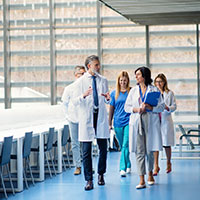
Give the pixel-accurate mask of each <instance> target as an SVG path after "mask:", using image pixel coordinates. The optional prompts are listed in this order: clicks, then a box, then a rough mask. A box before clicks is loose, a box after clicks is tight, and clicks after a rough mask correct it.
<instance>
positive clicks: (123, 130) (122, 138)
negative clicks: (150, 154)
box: [114, 125, 131, 171]
mask: <svg viewBox="0 0 200 200" xmlns="http://www.w3.org/2000/svg"><path fill="white" fill-rule="evenodd" d="M114 130H115V133H116V136H117V139H118V142H119V145H120V149H121V158H120V171H121V170H124V171H126V169H127V168H131V162H130V159H129V125H127V126H124V127H117V128H116V127H115V128H114Z"/></svg>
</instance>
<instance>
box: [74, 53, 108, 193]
mask: <svg viewBox="0 0 200 200" xmlns="http://www.w3.org/2000/svg"><path fill="white" fill-rule="evenodd" d="M85 66H86V68H87V72H86V73H85V74H84V75H83V76H82V77H81V78H80V79H78V80H77V81H76V86H75V88H76V90H75V98H74V99H73V100H72V101H73V103H74V105H75V106H77V109H78V114H79V115H78V116H79V141H81V142H82V145H83V166H84V176H85V180H86V181H87V183H86V186H85V190H92V189H93V174H92V142H93V140H94V139H97V144H98V147H99V150H100V151H99V161H98V174H99V175H98V185H104V184H105V181H104V173H105V172H106V159H107V139H108V138H109V126H108V116H107V110H106V106H105V103H109V101H110V95H109V93H108V81H107V79H106V78H105V77H103V76H102V75H100V74H99V72H100V62H99V58H98V56H95V55H92V56H89V57H87V59H86V61H85Z"/></svg>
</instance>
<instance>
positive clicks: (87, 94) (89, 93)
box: [83, 86, 92, 98]
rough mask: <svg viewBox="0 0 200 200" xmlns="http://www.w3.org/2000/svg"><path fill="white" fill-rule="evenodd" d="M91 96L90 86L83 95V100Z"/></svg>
mask: <svg viewBox="0 0 200 200" xmlns="http://www.w3.org/2000/svg"><path fill="white" fill-rule="evenodd" d="M91 94H92V87H91V86H90V87H89V88H88V90H87V91H85V92H84V93H83V98H86V97H87V96H89V95H91Z"/></svg>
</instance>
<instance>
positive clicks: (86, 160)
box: [82, 139, 107, 181]
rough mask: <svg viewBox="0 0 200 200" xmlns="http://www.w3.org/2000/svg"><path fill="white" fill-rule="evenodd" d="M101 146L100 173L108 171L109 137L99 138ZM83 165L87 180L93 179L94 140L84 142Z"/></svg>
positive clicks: (98, 141) (98, 142)
mask: <svg viewBox="0 0 200 200" xmlns="http://www.w3.org/2000/svg"><path fill="white" fill-rule="evenodd" d="M97 144H98V146H99V162H98V174H100V175H103V174H104V173H105V172H106V159H107V139H97ZM82 147H83V167H84V176H85V180H86V181H91V180H93V176H92V142H83V146H82Z"/></svg>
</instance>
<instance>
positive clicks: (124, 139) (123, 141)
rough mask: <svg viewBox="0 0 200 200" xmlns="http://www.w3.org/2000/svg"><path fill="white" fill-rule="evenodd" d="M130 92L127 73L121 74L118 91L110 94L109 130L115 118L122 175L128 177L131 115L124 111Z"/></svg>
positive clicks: (129, 168)
mask: <svg viewBox="0 0 200 200" xmlns="http://www.w3.org/2000/svg"><path fill="white" fill-rule="evenodd" d="M129 91H130V79H129V75H128V73H127V72H126V71H122V72H120V74H119V76H118V77H117V81H116V89H115V90H113V91H112V92H111V94H110V97H111V102H110V109H109V129H110V130H111V129H112V121H113V116H114V131H115V133H116V137H117V140H118V142H119V145H120V149H121V158H120V175H121V176H122V177H126V173H127V174H128V173H130V172H131V161H130V158H129V117H130V113H126V112H125V110H124V104H125V102H126V99H127V96H128V93H129Z"/></svg>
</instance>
